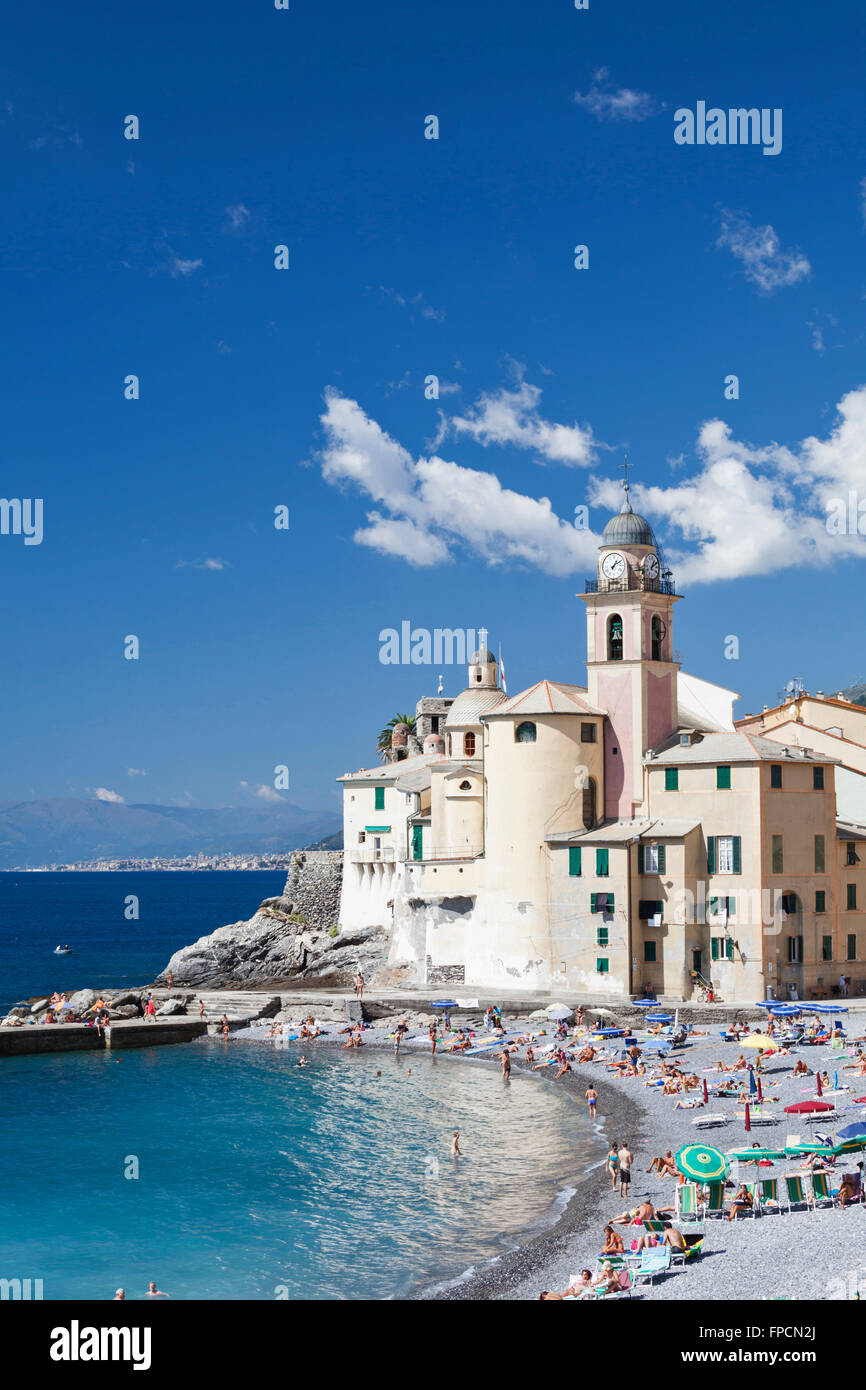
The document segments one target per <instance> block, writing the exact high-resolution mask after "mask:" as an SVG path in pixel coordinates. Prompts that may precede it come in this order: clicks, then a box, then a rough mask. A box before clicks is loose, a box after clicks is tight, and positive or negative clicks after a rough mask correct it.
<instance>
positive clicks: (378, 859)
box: [349, 845, 397, 864]
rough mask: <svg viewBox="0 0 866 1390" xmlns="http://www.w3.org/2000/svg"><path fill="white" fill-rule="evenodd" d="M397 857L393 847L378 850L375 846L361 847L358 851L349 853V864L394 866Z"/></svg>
mask: <svg viewBox="0 0 866 1390" xmlns="http://www.w3.org/2000/svg"><path fill="white" fill-rule="evenodd" d="M396 857H397V852H396V850H395V849H394V847H393V845H384V846H383V847H382V848H381V849H376V846H375V845H360V846H359V847H358V849H352V850H350V851H349V862H350V863H352V864H381V863H383V862H384V863H386V864H393V863H394V860H395V859H396Z"/></svg>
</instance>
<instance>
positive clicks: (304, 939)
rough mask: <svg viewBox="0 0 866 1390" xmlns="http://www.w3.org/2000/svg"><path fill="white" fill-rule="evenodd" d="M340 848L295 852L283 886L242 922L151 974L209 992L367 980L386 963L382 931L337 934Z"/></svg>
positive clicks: (198, 943)
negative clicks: (359, 977) (362, 977)
mask: <svg viewBox="0 0 866 1390" xmlns="http://www.w3.org/2000/svg"><path fill="white" fill-rule="evenodd" d="M342 882H343V852H342V850H296V851H295V853H294V854H293V855H292V857H291V862H290V865H289V872H288V875H287V878H286V886H285V888H284V889H283V892H282V895H281V896H280V897H278V898H266V899H265V901H264V902H263V903H262V904H261V906H260V907H259V908H258V910H257V911H256V912H255V913H254V914H253V916H252V917H250V918H249V919H248V920H246V921H242V922H234V923H231V924H230V925H228V926H225V927H218V928H217V930H216V931H215V932H211V933H210V935H209V936H202V937H200V938H199V939H198V941H195V942H193V943H192V945H190V946H184V947H183V948H182V949H181V950H180V951H175V953H174V955H173V956H172V957H171V960H170V961H169V962H168V964H167V965H166V967H165V969H164V970H163V971H162V973H161V974H160V975H159V976H158V978H159V979H160V980H164V979H165V978H166V977H167V975H168V972H169V971H171V973H172V975H173V977H174V982H175V984H177V985H192V986H195V987H200V986H202V985H207V986H210V987H215V988H232V987H243V986H246V985H272V984H274V985H276V984H290V983H292V982H293V981H304V980H310V981H316V982H320V983H321V984H323V985H330V986H341V985H342V986H346V985H349V984H350V983H351V981H352V978H353V976H354V974H355V972H356V971H357V970H358V969H361V970H362V971H363V972H364V974H365V975H366V976H367V977H368V978H369V976H370V975H371V974H372V973H373V972H374V971H375V970H376V969H377V968H378V967H379V966H380V965H382V964H383V962H384V961H385V958H386V955H387V951H388V934H387V933H386V932H385V931H384V930H383V929H382V928H381V927H361V928H357V929H354V930H352V931H347V932H343V933H341V932H340V930H339V917H340V891H341V888H342Z"/></svg>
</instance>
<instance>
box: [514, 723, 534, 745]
mask: <svg viewBox="0 0 866 1390" xmlns="http://www.w3.org/2000/svg"><path fill="white" fill-rule="evenodd" d="M514 742H515V743H534V742H535V725H534V724H532V723H531V722H530V721H529V720H528V719H527V720H526V721H525V722H524V723H523V724H518V726H517V728H516V729H515V730H514Z"/></svg>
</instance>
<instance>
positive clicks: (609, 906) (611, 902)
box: [607, 893, 613, 912]
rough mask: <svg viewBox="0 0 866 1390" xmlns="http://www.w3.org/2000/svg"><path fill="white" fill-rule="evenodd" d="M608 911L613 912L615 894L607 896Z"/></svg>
mask: <svg viewBox="0 0 866 1390" xmlns="http://www.w3.org/2000/svg"><path fill="white" fill-rule="evenodd" d="M607 910H608V912H613V893H608V895H607Z"/></svg>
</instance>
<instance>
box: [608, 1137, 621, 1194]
mask: <svg viewBox="0 0 866 1390" xmlns="http://www.w3.org/2000/svg"><path fill="white" fill-rule="evenodd" d="M604 1166H605V1168H606V1169H607V1171H608V1172H609V1173H610V1180H611V1190H612V1191H613V1192H616V1185H617V1183H618V1182H619V1143H618V1142H617V1140H616V1139H614V1141H613V1143H612V1144H611V1146H610V1153H609V1154H608V1156H607V1162H606V1163H605V1165H604Z"/></svg>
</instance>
